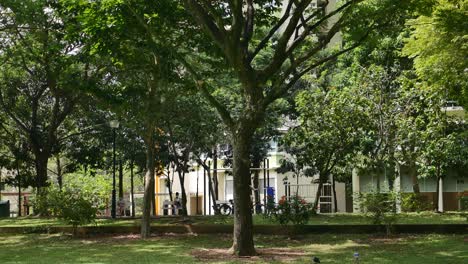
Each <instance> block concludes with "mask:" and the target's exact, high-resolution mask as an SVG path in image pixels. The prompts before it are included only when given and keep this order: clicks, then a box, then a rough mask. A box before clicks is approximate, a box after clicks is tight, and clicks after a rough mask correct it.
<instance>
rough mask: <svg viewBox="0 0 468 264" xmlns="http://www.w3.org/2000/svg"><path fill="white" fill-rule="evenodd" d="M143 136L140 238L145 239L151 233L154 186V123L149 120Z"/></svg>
mask: <svg viewBox="0 0 468 264" xmlns="http://www.w3.org/2000/svg"><path fill="white" fill-rule="evenodd" d="M146 129H147V133H146V138H145V143H146V175H145V193H144V195H143V217H142V219H141V238H143V239H145V238H148V237H150V235H151V227H150V224H151V196H154V195H153V194H152V190H153V186H154V173H155V161H154V158H155V153H154V151H155V147H154V138H153V134H154V124H152V123H151V122H150V124H148V126H147V128H146Z"/></svg>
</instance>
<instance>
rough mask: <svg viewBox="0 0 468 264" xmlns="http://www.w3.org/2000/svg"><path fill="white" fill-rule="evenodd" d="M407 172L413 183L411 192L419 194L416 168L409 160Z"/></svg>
mask: <svg viewBox="0 0 468 264" xmlns="http://www.w3.org/2000/svg"><path fill="white" fill-rule="evenodd" d="M409 174H410V177H411V182H412V184H413V192H414V193H416V194H419V193H420V192H421V190H420V188H419V179H418V171H417V169H416V164H415V162H414V161H412V162H410V166H409Z"/></svg>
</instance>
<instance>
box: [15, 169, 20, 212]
mask: <svg viewBox="0 0 468 264" xmlns="http://www.w3.org/2000/svg"><path fill="white" fill-rule="evenodd" d="M16 177H17V178H18V217H19V216H21V174H20V169H19V162H18V160H16Z"/></svg>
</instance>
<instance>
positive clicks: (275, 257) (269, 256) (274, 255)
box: [191, 248, 309, 263]
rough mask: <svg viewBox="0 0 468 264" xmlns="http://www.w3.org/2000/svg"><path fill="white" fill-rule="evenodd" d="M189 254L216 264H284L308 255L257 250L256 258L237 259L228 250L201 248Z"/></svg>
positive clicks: (275, 250)
mask: <svg viewBox="0 0 468 264" xmlns="http://www.w3.org/2000/svg"><path fill="white" fill-rule="evenodd" d="M191 254H192V255H193V256H194V257H195V258H196V259H197V260H199V261H205V262H206V261H208V262H217V261H234V260H237V261H242V262H257V261H259V260H263V261H266V262H272V261H276V262H285V263H289V262H291V261H294V260H297V259H299V258H305V257H308V256H309V255H308V254H306V253H305V252H304V251H302V250H298V249H290V248H260V249H257V254H258V255H257V256H253V257H238V256H234V255H232V254H231V253H230V252H229V250H228V249H220V248H210V249H206V248H202V249H196V250H192V252H191Z"/></svg>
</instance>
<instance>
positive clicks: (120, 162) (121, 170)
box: [119, 160, 124, 201]
mask: <svg viewBox="0 0 468 264" xmlns="http://www.w3.org/2000/svg"><path fill="white" fill-rule="evenodd" d="M123 197H124V192H123V167H122V160H119V201H120V200H122V199H123Z"/></svg>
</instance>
